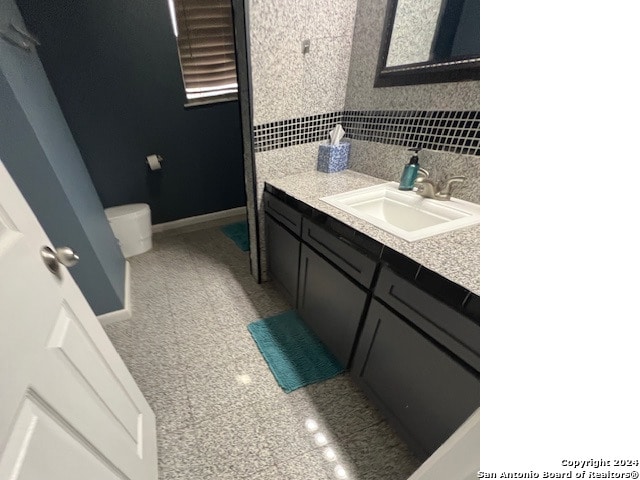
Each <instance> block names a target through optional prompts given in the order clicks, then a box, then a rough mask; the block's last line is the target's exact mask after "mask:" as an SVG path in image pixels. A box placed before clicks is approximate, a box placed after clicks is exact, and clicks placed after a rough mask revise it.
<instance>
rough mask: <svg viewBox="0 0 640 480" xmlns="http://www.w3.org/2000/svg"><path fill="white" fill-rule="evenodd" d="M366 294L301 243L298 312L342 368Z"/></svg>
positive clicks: (345, 362) (354, 335)
mask: <svg viewBox="0 0 640 480" xmlns="http://www.w3.org/2000/svg"><path fill="white" fill-rule="evenodd" d="M366 301H367V293H366V292H365V291H364V290H363V289H362V288H360V287H359V286H357V285H356V284H355V283H354V282H353V281H352V280H350V279H349V278H348V277H347V276H346V275H344V274H343V273H342V272H340V270H338V269H337V268H335V267H334V266H333V265H331V264H330V263H329V262H328V261H326V260H325V259H323V258H322V257H321V256H320V255H318V254H317V253H315V252H314V251H313V250H311V248H309V247H308V246H307V245H305V244H304V243H303V244H302V247H301V249H300V279H299V286H298V313H299V315H300V317H301V318H302V319H303V320H304V322H305V323H306V324H307V325H308V326H309V328H311V330H313V332H314V333H315V334H316V335H317V336H318V338H320V340H322V342H323V343H324V344H325V345H326V346H327V348H328V349H329V350H330V351H331V352H332V353H333V354H334V355H335V357H336V358H337V359H338V361H339V362H340V363H342V365H344V366H345V367H347V366H348V364H349V359H350V357H351V352H352V350H353V344H354V342H355V338H356V334H357V332H358V325H359V324H360V319H361V318H362V314H363V311H364V307H365V304H366Z"/></svg>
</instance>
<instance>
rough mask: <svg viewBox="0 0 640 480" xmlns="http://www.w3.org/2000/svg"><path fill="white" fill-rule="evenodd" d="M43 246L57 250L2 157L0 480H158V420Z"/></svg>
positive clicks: (64, 273) (72, 285) (77, 292)
mask: <svg viewBox="0 0 640 480" xmlns="http://www.w3.org/2000/svg"><path fill="white" fill-rule="evenodd" d="M43 246H49V247H53V245H51V243H50V242H49V240H48V238H47V236H46V235H45V233H44V231H43V230H42V227H41V226H40V224H39V223H38V221H37V219H36V217H35V216H34V214H33V212H32V211H31V209H30V208H29V206H28V204H27V202H26V201H25V199H24V198H23V197H22V195H21V193H20V191H19V190H18V188H17V186H16V185H15V183H14V182H13V180H12V179H11V177H10V176H9V173H8V172H7V170H6V168H5V167H4V165H3V164H2V162H0V479H2V480H8V479H10V480H45V479H46V480H103V479H104V480H107V479H109V480H111V479H129V480H155V479H157V477H158V470H157V450H156V428H155V416H154V414H153V412H152V411H151V408H150V407H149V405H148V404H147V402H146V400H145V399H144V397H143V396H142V393H141V392H140V390H139V388H138V386H137V385H136V383H135V381H134V380H133V377H132V376H131V374H130V373H129V371H128V370H127V368H126V366H125V365H124V363H123V362H122V360H121V359H120V357H119V355H118V354H117V353H116V351H115V349H114V348H113V346H112V345H111V342H110V341H109V339H108V337H107V335H106V334H105V333H104V330H103V329H102V327H101V326H100V324H99V322H98V320H97V319H96V316H95V315H94V313H93V311H92V310H91V307H89V304H88V303H87V301H86V300H85V298H84V297H83V295H82V293H81V292H80V290H79V288H78V286H77V285H76V283H75V282H74V280H73V278H72V277H71V276H70V275H69V272H68V271H67V269H66V268H65V267H64V266H62V265H60V266H59V273H58V274H57V275H56V274H54V273H52V272H51V271H49V269H48V268H47V266H46V265H45V263H44V261H43V259H42V257H41V255H40V250H41V248H42V247H43ZM80 261H82V259H80Z"/></svg>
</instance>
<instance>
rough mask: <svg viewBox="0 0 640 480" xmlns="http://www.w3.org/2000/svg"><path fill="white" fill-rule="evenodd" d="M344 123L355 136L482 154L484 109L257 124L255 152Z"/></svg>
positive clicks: (309, 138) (320, 135) (336, 115)
mask: <svg viewBox="0 0 640 480" xmlns="http://www.w3.org/2000/svg"><path fill="white" fill-rule="evenodd" d="M337 123H341V124H342V126H343V127H344V129H345V132H346V137H347V138H351V139H354V140H366V141H370V142H379V143H386V144H390V145H400V146H403V147H408V148H413V147H420V148H427V149H429V150H440V151H446V152H452V153H461V154H464V155H475V156H479V155H480V112H479V111H460V110H451V111H447V110H367V111H351V110H348V111H343V112H331V113H323V114H320V115H312V116H308V117H300V118H293V119H287V120H282V121H279V122H272V123H266V124H262V125H257V126H254V127H253V133H254V142H255V151H256V152H264V151H267V150H275V149H277V148H284V147H289V146H292V145H299V144H301V143H309V142H317V141H320V140H325V139H327V138H328V137H329V132H330V131H331V129H332V128H333V127H334V126H335V125H336V124H337Z"/></svg>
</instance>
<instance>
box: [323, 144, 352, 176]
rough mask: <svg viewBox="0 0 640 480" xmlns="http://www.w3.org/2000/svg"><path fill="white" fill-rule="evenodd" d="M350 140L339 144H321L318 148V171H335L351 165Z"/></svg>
mask: <svg viewBox="0 0 640 480" xmlns="http://www.w3.org/2000/svg"><path fill="white" fill-rule="evenodd" d="M349 147H351V144H350V143H348V142H340V143H339V144H338V145H320V148H319V150H318V171H319V172H324V173H334V172H339V171H340V170H345V169H346V168H348V167H349Z"/></svg>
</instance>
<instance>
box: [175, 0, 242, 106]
mask: <svg viewBox="0 0 640 480" xmlns="http://www.w3.org/2000/svg"><path fill="white" fill-rule="evenodd" d="M174 2H175V16H176V24H177V30H178V31H177V35H178V38H177V40H178V52H179V55H180V64H181V65H182V78H183V80H184V87H185V92H186V94H187V99H188V100H194V99H202V98H203V97H212V96H218V95H227V96H229V95H231V94H235V93H236V92H237V91H238V79H237V76H236V59H235V42H234V37H233V17H232V12H231V0H174Z"/></svg>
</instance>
